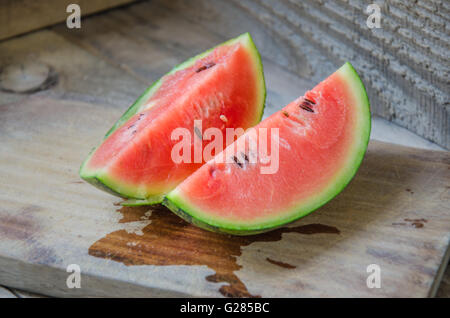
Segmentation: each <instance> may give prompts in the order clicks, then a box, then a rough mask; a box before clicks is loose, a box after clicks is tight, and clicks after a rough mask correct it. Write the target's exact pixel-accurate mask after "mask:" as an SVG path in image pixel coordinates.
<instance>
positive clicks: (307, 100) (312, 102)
mask: <svg viewBox="0 0 450 318" xmlns="http://www.w3.org/2000/svg"><path fill="white" fill-rule="evenodd" d="M305 101H306V102H308V103H310V104H313V105H315V104H316V103H315V102H314V101H312V100H310V99H308V98H305Z"/></svg>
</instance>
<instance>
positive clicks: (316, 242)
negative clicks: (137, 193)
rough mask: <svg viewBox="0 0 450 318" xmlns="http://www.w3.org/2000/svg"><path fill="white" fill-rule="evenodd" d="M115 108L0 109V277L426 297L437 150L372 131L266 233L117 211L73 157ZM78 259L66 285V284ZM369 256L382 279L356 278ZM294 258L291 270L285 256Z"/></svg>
mask: <svg viewBox="0 0 450 318" xmlns="http://www.w3.org/2000/svg"><path fill="white" fill-rule="evenodd" d="M119 114H120V111H119V110H117V109H114V108H110V107H107V106H103V105H91V104H89V103H85V102H75V101H67V100H53V99H48V98H43V97H33V98H30V99H27V100H25V101H22V102H20V103H13V104H8V105H3V106H2V107H1V108H0V202H1V205H0V242H1V243H0V283H1V284H4V285H7V286H11V287H14V288H19V289H23V290H30V291H33V292H39V293H43V294H47V295H53V296H95V295H97V296H99V295H103V296H104V295H108V296H181V295H189V296H221V295H228V296H229V295H233V296H249V295H253V296H256V295H260V296H266V297H268V296H294V297H295V296H405V297H424V296H432V288H433V285H436V284H438V282H436V281H435V278H436V274H437V273H438V271H439V269H440V268H441V267H442V266H444V265H442V260H443V258H444V254H445V252H446V250H447V248H448V242H449V238H450V211H449V209H448V207H449V206H450V205H449V203H450V202H449V201H450V188H449V184H448V180H449V179H450V169H449V166H450V155H449V153H448V152H438V151H424V150H417V149H413V148H406V147H399V146H394V145H390V144H385V143H379V142H375V141H372V142H371V144H370V146H369V151H368V153H367V155H366V158H365V160H364V163H363V165H362V166H361V169H360V171H359V172H358V174H357V176H356V178H355V179H354V180H353V181H352V183H351V184H350V185H349V187H348V188H347V189H346V190H345V191H344V192H343V193H342V194H340V195H339V196H338V197H337V198H335V199H334V200H333V201H332V202H330V203H329V204H327V205H325V206H324V207H322V208H321V209H320V210H318V211H316V212H315V213H313V214H311V215H309V216H308V217H305V218H303V219H301V220H300V221H298V222H297V223H295V224H293V225H290V226H289V228H285V229H281V230H278V231H275V232H272V233H269V234H267V235H259V236H255V237H250V238H238V237H229V236H223V235H218V234H214V233H210V232H206V231H203V230H200V229H198V228H196V227H193V226H190V225H187V224H186V223H184V222H183V221H181V220H180V219H178V217H176V216H174V215H173V214H171V213H170V212H169V211H167V210H165V209H163V208H153V209H151V208H144V209H142V208H141V209H122V210H120V211H118V207H117V206H114V203H115V202H117V201H118V200H117V199H116V198H114V197H112V196H109V195H108V194H105V193H103V192H101V191H98V190H96V189H94V188H92V187H91V186H90V185H88V184H86V183H83V182H80V180H79V177H78V175H77V173H78V167H79V165H80V163H81V161H82V160H83V158H84V157H85V156H86V154H87V153H88V152H89V150H90V148H91V147H92V146H93V145H95V144H96V143H97V142H98V141H99V140H100V139H101V138H102V135H103V134H104V132H105V131H106V130H107V128H109V126H110V125H111V124H112V123H113V121H114V120H115V119H116V118H117V117H118V116H119ZM69 264H78V265H80V268H81V271H82V276H81V277H82V280H81V286H82V288H80V289H69V288H67V286H66V279H67V276H68V273H67V272H66V268H67V266H68V265H69ZM369 264H378V265H379V266H380V268H381V279H382V288H380V289H369V288H367V286H366V279H367V275H368V274H367V272H366V268H367V266H368V265H369ZM294 267H295V268H294Z"/></svg>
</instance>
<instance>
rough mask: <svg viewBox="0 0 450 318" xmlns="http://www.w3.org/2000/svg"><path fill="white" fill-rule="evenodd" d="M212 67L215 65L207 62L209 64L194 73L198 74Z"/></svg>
mask: <svg viewBox="0 0 450 318" xmlns="http://www.w3.org/2000/svg"><path fill="white" fill-rule="evenodd" d="M214 65H216V63H214V62H209V63H207V64H205V65H203V66H202V67H200V68H198V69H197V70H196V71H195V72H196V73H200V72H201V71H204V70H207V69H208V68H211V67H213V66H214Z"/></svg>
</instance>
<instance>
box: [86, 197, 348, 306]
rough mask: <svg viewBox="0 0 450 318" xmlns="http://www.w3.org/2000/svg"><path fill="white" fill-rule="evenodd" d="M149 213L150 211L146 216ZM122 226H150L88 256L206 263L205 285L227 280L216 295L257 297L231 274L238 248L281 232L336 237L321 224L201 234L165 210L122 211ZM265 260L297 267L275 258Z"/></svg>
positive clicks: (109, 239) (108, 241)
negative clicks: (248, 232) (252, 232)
mask: <svg viewBox="0 0 450 318" xmlns="http://www.w3.org/2000/svg"><path fill="white" fill-rule="evenodd" d="M149 211H151V213H149ZM118 212H120V213H122V215H123V217H122V219H121V220H120V221H119V222H120V223H127V222H135V221H141V220H143V219H148V220H150V221H151V223H150V224H149V225H147V226H146V227H145V228H143V229H142V233H143V235H138V234H135V233H129V232H127V231H126V230H119V231H115V232H112V233H110V234H108V235H106V236H105V237H104V238H102V239H100V240H98V241H97V242H95V243H94V244H93V245H92V246H91V247H90V248H89V255H91V256H95V257H101V258H105V259H111V260H113V261H116V262H121V263H123V264H125V265H127V266H131V265H157V266H167V265H191V266H193V265H206V266H208V267H209V268H211V269H212V270H214V271H215V274H214V275H210V276H207V277H206V280H207V281H209V282H215V283H219V282H226V283H228V285H224V286H222V287H220V289H219V291H220V293H221V294H222V295H224V296H226V297H259V296H258V295H252V294H250V293H249V292H248V290H247V287H246V286H245V285H244V284H243V283H242V281H241V280H240V279H239V278H238V277H237V276H236V275H235V274H234V272H235V271H237V270H239V269H240V268H241V266H240V265H238V264H237V256H240V255H241V247H242V246H247V245H249V244H251V243H253V242H275V241H279V240H281V237H282V234H283V233H299V234H307V235H310V234H317V233H328V234H339V233H340V232H339V230H338V229H337V228H335V227H332V226H328V225H323V224H307V225H301V226H297V227H291V228H280V229H276V230H274V231H271V232H268V233H263V234H257V235H252V236H230V235H223V234H218V233H213V232H209V231H205V230H202V229H200V228H198V227H195V226H193V225H191V224H188V223H187V222H185V221H184V220H182V219H181V218H179V217H178V216H176V215H175V214H173V213H171V212H170V211H169V210H167V209H166V208H165V207H163V206H153V207H148V206H141V207H122V208H120V209H119V210H118ZM267 261H268V262H270V263H272V264H274V265H277V266H279V267H284V268H286V269H292V268H295V266H293V265H290V264H285V263H282V262H279V261H276V260H272V259H270V260H269V259H267Z"/></svg>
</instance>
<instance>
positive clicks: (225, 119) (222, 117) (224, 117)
mask: <svg viewBox="0 0 450 318" xmlns="http://www.w3.org/2000/svg"><path fill="white" fill-rule="evenodd" d="M219 118H220V120H221V121H223V122H224V123H226V122H228V118H227V117H226V116H225V115H220V116H219Z"/></svg>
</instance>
